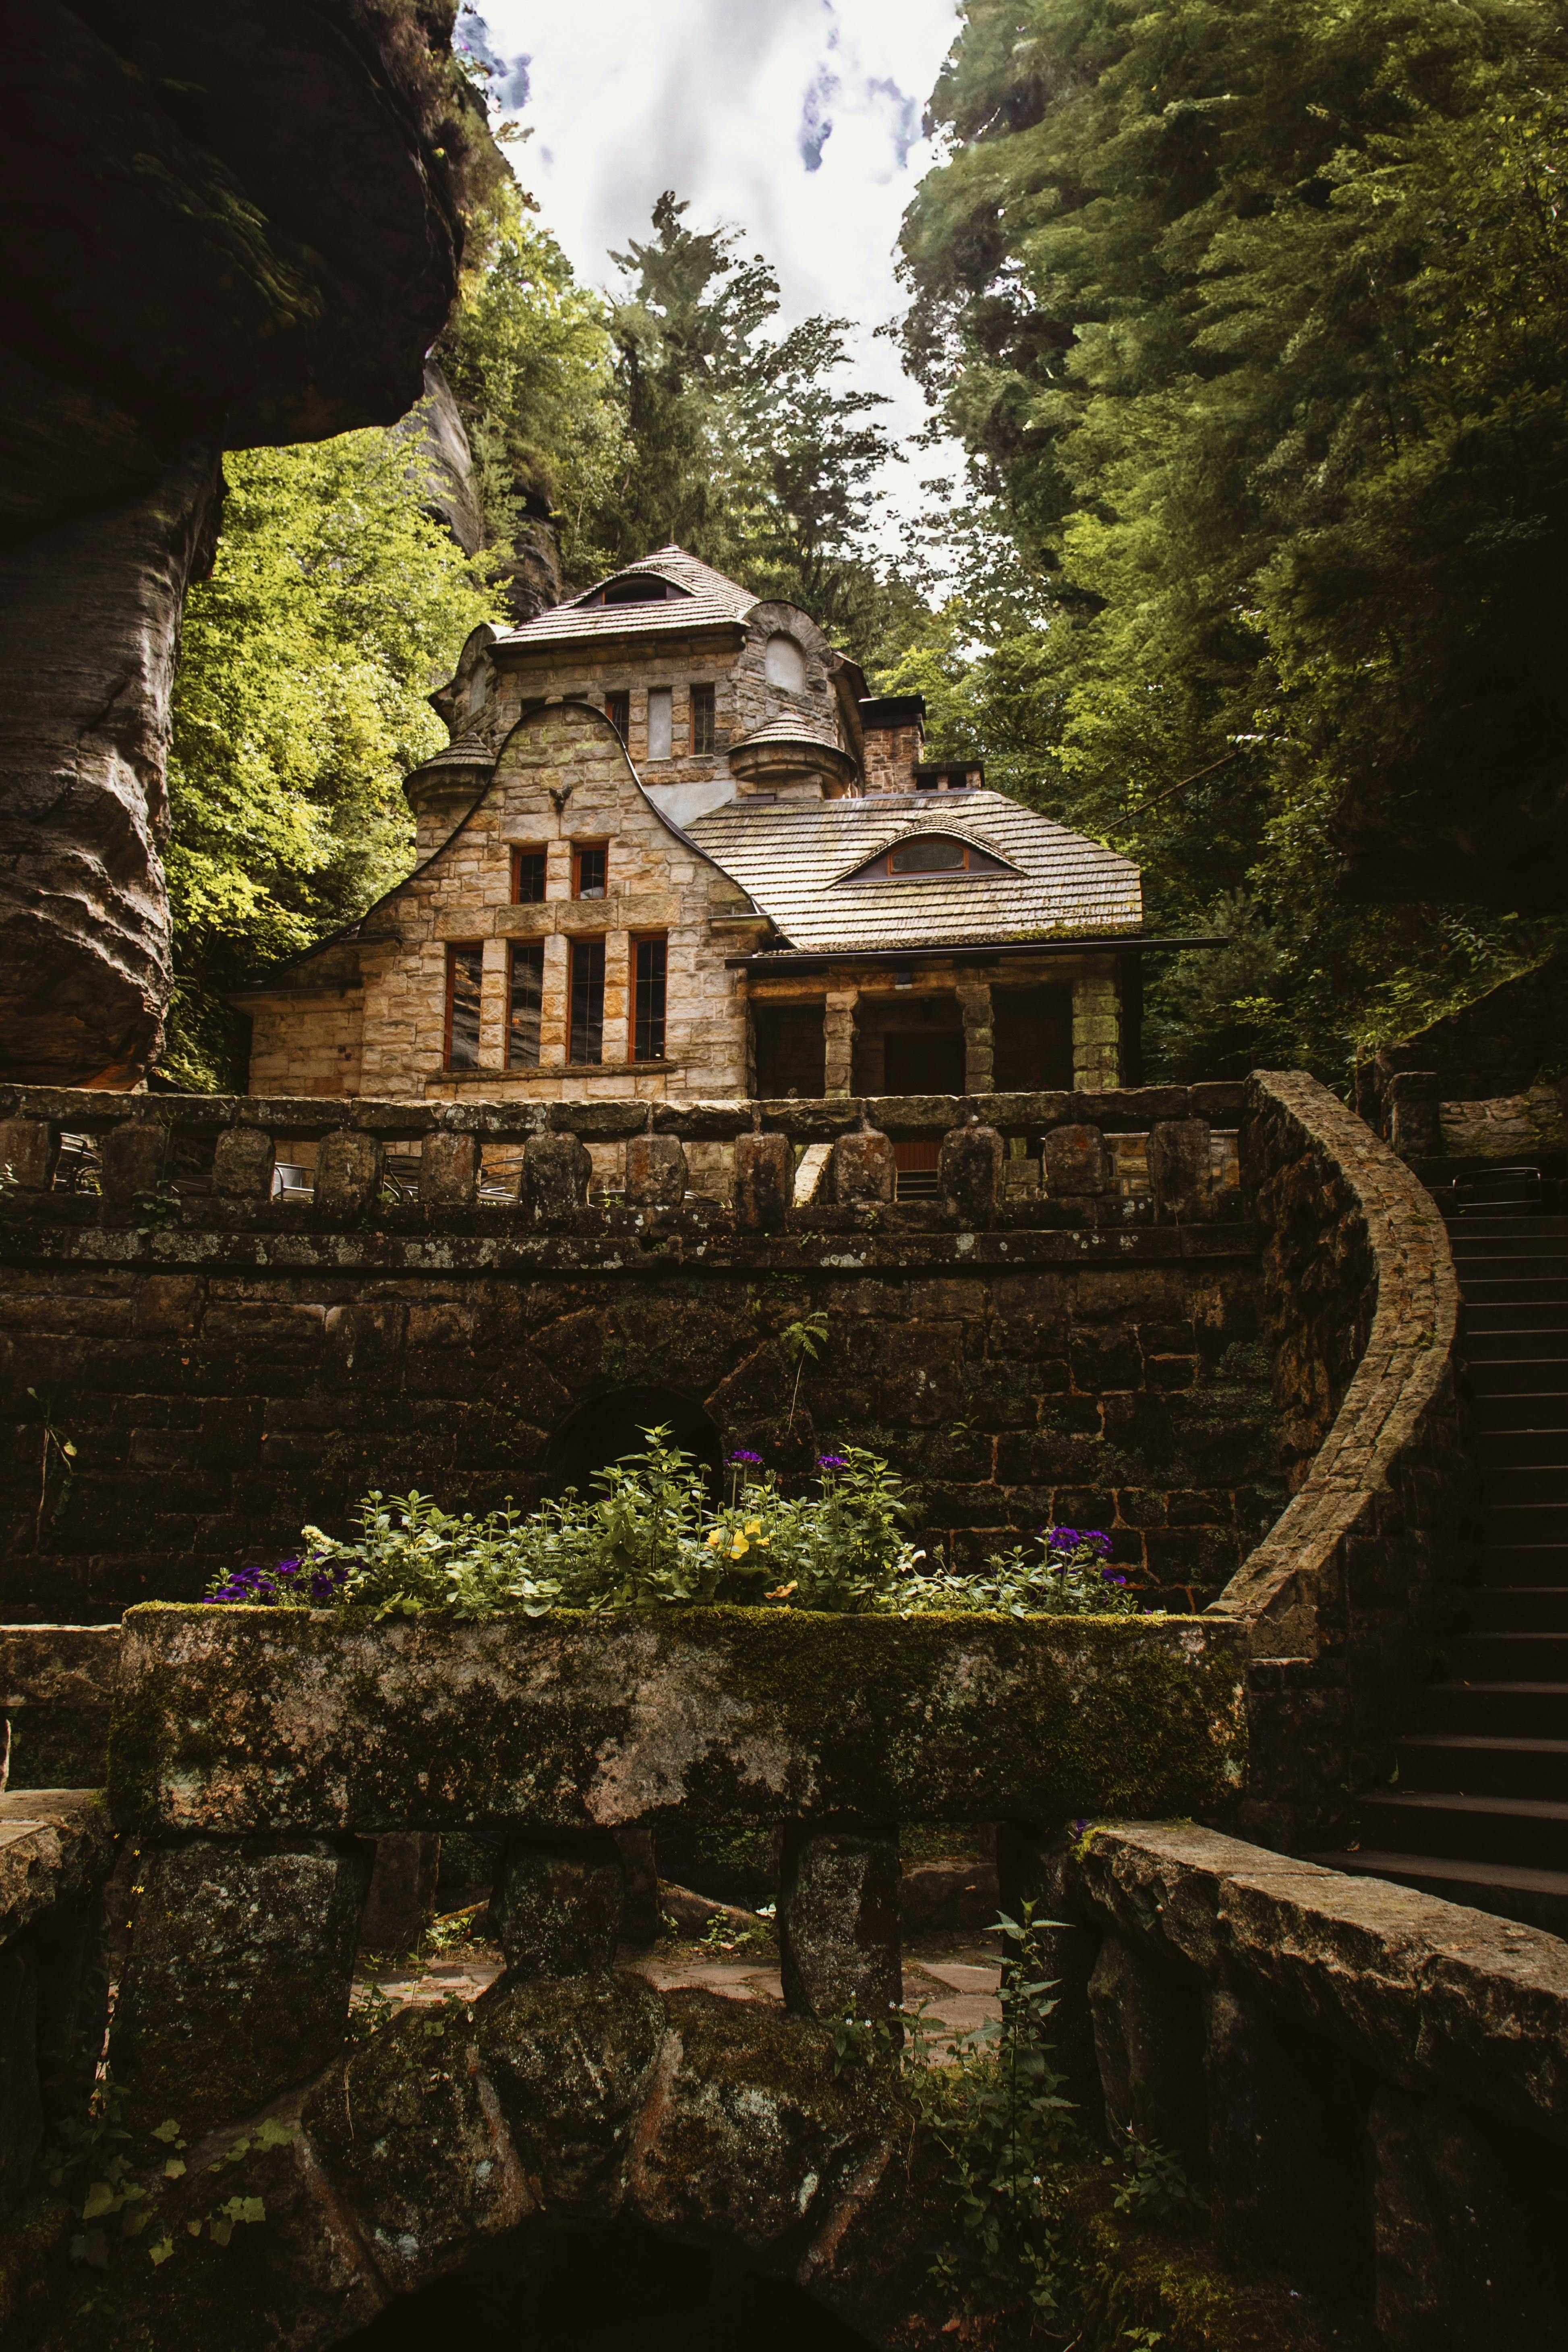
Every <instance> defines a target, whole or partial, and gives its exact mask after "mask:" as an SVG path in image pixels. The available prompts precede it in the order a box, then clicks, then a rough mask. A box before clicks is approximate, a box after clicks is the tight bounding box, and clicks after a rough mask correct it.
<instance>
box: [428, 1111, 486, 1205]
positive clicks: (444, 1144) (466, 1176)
mask: <svg viewBox="0 0 1568 2352" xmlns="http://www.w3.org/2000/svg"><path fill="white" fill-rule="evenodd" d="M478 1190H479V1137H478V1136H477V1135H450V1134H448V1133H447V1130H446V1129H444V1128H437V1129H436V1130H435V1132H434V1134H431V1135H427V1136H426V1138H425V1139H424V1141H423V1142H422V1143H421V1145H420V1147H419V1198H420V1199H421V1200H422V1201H423V1202H426V1204H427V1205H428V1206H430V1207H431V1208H440V1209H471V1208H472V1207H473V1205H474V1198H475V1195H476V1193H477V1192H478Z"/></svg>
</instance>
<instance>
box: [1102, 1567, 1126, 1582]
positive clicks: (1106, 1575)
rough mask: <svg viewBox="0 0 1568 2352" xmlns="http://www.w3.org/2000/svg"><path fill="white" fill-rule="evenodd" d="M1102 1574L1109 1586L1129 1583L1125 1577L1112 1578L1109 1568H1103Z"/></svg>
mask: <svg viewBox="0 0 1568 2352" xmlns="http://www.w3.org/2000/svg"><path fill="white" fill-rule="evenodd" d="M1100 1575H1101V1576H1102V1577H1103V1578H1104V1579H1105V1581H1106V1583H1107V1584H1125V1583H1126V1581H1127V1579H1126V1578H1125V1577H1124V1576H1112V1574H1111V1573H1110V1570H1109V1569H1108V1568H1102V1569H1101V1570H1100Z"/></svg>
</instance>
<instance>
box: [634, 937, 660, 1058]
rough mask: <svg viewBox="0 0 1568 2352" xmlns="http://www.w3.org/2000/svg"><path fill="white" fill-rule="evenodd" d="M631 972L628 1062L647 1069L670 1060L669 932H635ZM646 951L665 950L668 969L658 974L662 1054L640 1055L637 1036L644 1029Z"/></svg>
mask: <svg viewBox="0 0 1568 2352" xmlns="http://www.w3.org/2000/svg"><path fill="white" fill-rule="evenodd" d="M626 945H627V954H628V957H629V961H630V965H631V969H630V971H628V973H627V975H626V980H627V987H626V1059H627V1061H628V1062H630V1063H631V1064H632V1065H633V1066H634V1067H637V1068H642V1069H647V1068H649V1067H651V1066H657V1065H658V1063H660V1062H668V1059H669V933H668V931H633V932H632V933H631V934H630V936H629V938H628V940H627V943H626ZM645 948H658V949H661V950H662V951H663V955H664V969H663V971H661V972H660V973H659V975H658V981H659V999H658V1053H657V1054H639V1053H638V1052H637V1037H638V1033H639V1031H640V1029H641V1027H642V1013H641V1006H640V1003H639V998H640V993H641V989H642V970H641V966H642V957H643V950H644V949H645Z"/></svg>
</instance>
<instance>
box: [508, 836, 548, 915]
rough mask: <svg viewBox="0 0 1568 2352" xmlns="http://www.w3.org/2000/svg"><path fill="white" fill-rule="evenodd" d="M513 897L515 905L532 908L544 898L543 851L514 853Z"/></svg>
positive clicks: (519, 850) (517, 850) (515, 851)
mask: <svg viewBox="0 0 1568 2352" xmlns="http://www.w3.org/2000/svg"><path fill="white" fill-rule="evenodd" d="M511 856H512V867H511V895H512V900H513V903H514V904H515V905H517V906H520V907H531V906H535V905H537V904H538V902H539V901H540V900H541V899H542V898H543V896H544V852H543V850H542V849H514V850H513V851H512V854H511Z"/></svg>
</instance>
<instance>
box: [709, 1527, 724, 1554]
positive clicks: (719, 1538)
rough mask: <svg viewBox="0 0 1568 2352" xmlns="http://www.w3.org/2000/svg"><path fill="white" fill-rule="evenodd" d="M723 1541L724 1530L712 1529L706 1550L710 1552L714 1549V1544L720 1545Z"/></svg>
mask: <svg viewBox="0 0 1568 2352" xmlns="http://www.w3.org/2000/svg"><path fill="white" fill-rule="evenodd" d="M723 1540H724V1530H723V1528H714V1530H713V1532H712V1534H711V1535H710V1537H709V1538H708V1549H709V1550H710V1551H711V1550H712V1549H713V1547H714V1545H715V1544H721V1543H722V1542H723Z"/></svg>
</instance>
